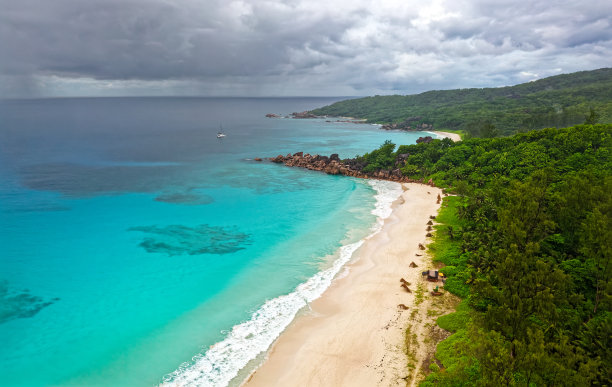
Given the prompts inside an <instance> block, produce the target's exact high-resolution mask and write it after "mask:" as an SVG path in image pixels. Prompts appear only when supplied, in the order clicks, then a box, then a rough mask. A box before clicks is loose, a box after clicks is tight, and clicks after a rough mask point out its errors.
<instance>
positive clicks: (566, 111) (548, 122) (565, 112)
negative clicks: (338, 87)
mask: <svg viewBox="0 0 612 387" xmlns="http://www.w3.org/2000/svg"><path fill="white" fill-rule="evenodd" d="M312 112H313V113H314V114H317V115H331V116H350V117H356V118H366V119H367V120H368V121H369V122H377V123H399V124H402V125H403V126H405V127H408V126H410V127H411V128H413V129H416V128H418V127H420V125H422V124H428V125H433V126H434V128H435V129H437V130H445V129H446V130H464V131H466V132H468V133H469V134H470V135H472V136H475V137H495V136H497V135H498V134H502V135H508V134H512V133H516V132H520V131H525V130H529V129H541V128H545V127H567V126H571V125H576V124H580V123H583V122H585V118H586V123H587V124H595V123H612V69H611V68H605V69H599V70H593V71H582V72H578V73H573V74H564V75H557V76H554V77H549V78H544V79H541V80H538V81H534V82H529V83H524V84H520V85H516V86H511V87H500V88H487V89H460V90H441V91H440V90H439V91H428V92H425V93H422V94H418V95H406V96H401V95H392V96H374V97H366V98H358V99H350V100H346V101H340V102H337V103H335V104H332V105H330V106H326V107H323V108H320V109H316V110H313V111H312Z"/></svg>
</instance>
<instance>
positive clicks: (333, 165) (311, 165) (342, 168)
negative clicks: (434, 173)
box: [269, 152, 434, 187]
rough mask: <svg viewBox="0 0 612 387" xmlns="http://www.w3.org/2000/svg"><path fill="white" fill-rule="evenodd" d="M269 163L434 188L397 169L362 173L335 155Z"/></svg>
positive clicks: (286, 158)
mask: <svg viewBox="0 0 612 387" xmlns="http://www.w3.org/2000/svg"><path fill="white" fill-rule="evenodd" d="M269 160H270V161H272V162H273V163H277V164H284V165H286V166H288V167H299V168H306V169H310V170H313V171H320V172H325V173H327V174H329V175H343V176H351V177H358V178H362V179H379V180H389V181H396V182H400V183H422V184H428V185H431V186H432V187H433V186H434V183H433V181H432V180H431V179H430V180H429V181H428V182H427V183H425V181H423V179H421V180H414V179H410V178H408V177H406V176H403V175H402V172H401V171H400V170H399V168H396V169H393V170H379V171H374V172H363V171H362V169H363V168H364V166H365V165H363V164H362V163H360V162H359V161H357V160H356V159H347V160H340V157H339V156H338V154H337V153H334V154H332V155H330V156H320V155H310V154H308V153H306V154H304V152H297V153H294V154H293V155H292V154H288V155H286V156H283V155H278V156H276V157H273V158H270V159H269Z"/></svg>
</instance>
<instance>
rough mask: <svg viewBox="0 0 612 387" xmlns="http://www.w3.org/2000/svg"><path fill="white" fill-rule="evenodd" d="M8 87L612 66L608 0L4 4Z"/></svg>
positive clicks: (326, 85) (473, 76) (474, 74)
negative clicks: (583, 0) (583, 1)
mask: <svg viewBox="0 0 612 387" xmlns="http://www.w3.org/2000/svg"><path fill="white" fill-rule="evenodd" d="M0 6H1V7H0V8H1V9H2V12H0V58H1V59H0V91H3V92H4V93H5V94H6V93H10V92H14V91H15V90H21V92H22V93H24V94H28V93H35V92H36V91H37V90H38V91H39V92H41V93H50V94H53V93H55V94H62V93H64V94H65V93H70V92H71V91H72V92H77V91H78V92H86V91H88V90H89V91H90V92H92V93H94V94H96V93H100V94H104V93H113V92H116V93H120V92H121V90H124V91H126V92H127V93H130V92H132V93H133V92H136V93H145V94H146V93H147V91H149V92H150V91H152V90H156V91H157V92H163V91H166V92H170V93H179V94H180V93H181V92H183V93H188V94H189V93H191V94H193V93H195V94H198V93H201V94H215V93H217V94H224V93H225V94H227V93H233V94H294V95H296V94H317V91H318V94H336V95H337V94H342V93H347V94H351V93H352V94H370V93H374V92H396V91H397V92H414V91H420V90H425V89H430V88H441V87H442V88H449V87H466V86H495V85H503V84H510V83H515V82H519V81H524V80H529V79H530V77H531V78H535V77H542V76H547V75H552V74H556V73H559V72H571V71H577V70H584V69H593V68H598V67H605V66H609V64H610V63H609V58H610V57H611V55H612V17H611V16H610V15H612V2H594V3H590V4H588V5H586V6H585V5H584V4H579V3H577V2H569V1H543V0H541V1H531V2H524V1H523V2H520V1H503V0H502V1H482V0H471V1H461V0H455V1H450V0H449V1H432V2H422V1H399V0H398V1H385V2H371V1H365V0H352V1H346V0H336V1H333V2H330V1H328V0H309V1H305V0H294V1H283V2H280V1H267V0H253V1H236V0H226V1H221V0H204V1H196V0H176V1H169V0H120V1H119V0H104V1H102V0H99V1H83V0H53V1H48V0H21V1H13V0H0Z"/></svg>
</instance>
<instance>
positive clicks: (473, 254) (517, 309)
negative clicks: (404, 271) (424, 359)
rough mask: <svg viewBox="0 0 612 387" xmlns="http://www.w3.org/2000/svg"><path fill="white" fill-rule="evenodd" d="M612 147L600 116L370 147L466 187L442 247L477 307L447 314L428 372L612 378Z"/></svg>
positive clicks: (439, 180) (455, 287)
mask: <svg viewBox="0 0 612 387" xmlns="http://www.w3.org/2000/svg"><path fill="white" fill-rule="evenodd" d="M611 151H612V125H610V124H607V125H602V124H597V125H578V126H575V127H570V128H563V129H555V128H549V129H543V130H538V131H530V132H526V133H519V134H516V135H514V136H512V137H503V138H472V139H468V140H465V141H462V142H458V143H453V142H451V141H449V140H448V139H445V140H434V141H432V142H430V143H420V144H416V145H404V146H400V147H399V148H398V149H397V150H396V151H395V152H394V145H393V144H391V143H389V142H387V143H385V144H383V146H381V148H379V149H378V150H376V151H374V152H372V153H370V154H367V155H364V156H363V157H362V158H360V160H361V162H362V163H364V164H365V168H368V167H370V168H371V169H372V170H376V169H390V168H397V166H398V163H399V164H400V165H401V171H402V173H403V174H404V175H406V176H409V177H411V178H413V179H421V178H422V179H430V178H431V179H433V180H434V182H435V183H436V184H437V185H438V186H441V187H446V188H447V189H448V190H449V191H450V192H452V193H454V194H455V195H456V196H450V197H448V198H446V199H445V204H444V209H443V211H442V214H441V217H442V218H448V219H451V220H449V221H448V222H447V223H446V224H444V225H442V226H439V228H438V232H437V234H439V235H441V236H442V237H444V238H446V239H445V242H444V243H445V246H446V247H444V248H443V249H442V250H440V251H443V253H442V254H441V255H440V256H437V258H438V259H440V260H441V261H442V262H444V263H445V264H446V265H448V266H447V268H445V273H446V274H447V275H448V276H449V279H448V281H447V284H446V288H447V290H449V291H451V292H454V293H456V294H458V295H459V296H461V297H464V303H465V304H466V307H465V308H463V309H462V310H461V311H460V312H458V313H459V316H460V318H459V317H457V316H455V317H453V316H452V315H451V316H449V317H445V318H446V320H445V319H441V320H442V324H441V325H444V324H445V323H446V324H448V325H449V326H451V327H452V328H449V329H452V330H453V331H455V332H456V333H455V334H454V335H453V336H451V338H449V339H448V340H447V341H446V342H443V343H442V344H441V345H440V346H439V349H438V354H437V356H438V357H439V359H440V360H441V362H442V364H443V366H444V367H443V368H442V370H440V371H435V372H433V373H432V374H430V375H429V376H428V378H427V379H426V381H425V382H424V384H426V385H429V384H437V385H451V386H455V385H524V386H529V385H532V386H545V385H563V386H578V385H580V386H583V385H602V386H603V385H611V384H612V367H610V365H611V364H612V296H611V295H612V281H611V279H612V158H611ZM445 321H446V322H445ZM449 321H450V322H449ZM452 321H454V322H452ZM457 321H460V323H457Z"/></svg>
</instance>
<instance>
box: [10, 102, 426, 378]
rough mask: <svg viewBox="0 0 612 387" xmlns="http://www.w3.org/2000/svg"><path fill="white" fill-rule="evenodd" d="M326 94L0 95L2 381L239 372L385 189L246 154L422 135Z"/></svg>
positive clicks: (383, 206) (371, 221) (386, 200)
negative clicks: (323, 114) (362, 115)
mask: <svg viewBox="0 0 612 387" xmlns="http://www.w3.org/2000/svg"><path fill="white" fill-rule="evenodd" d="M335 100H337V99H330V98H289V99H287V98H285V99H240V98H221V99H213V98H104V99H86V98H80V99H48V100H18V101H6V100H5V101H0V343H2V344H1V345H0V384H2V385H57V384H62V385H83V384H87V385H115V386H117V385H130V386H136V385H156V384H160V383H164V382H165V383H176V382H179V383H185V384H199V385H227V384H228V383H232V384H235V383H236V382H238V381H239V379H240V377H241V376H243V375H244V373H245V372H246V371H244V370H243V371H242V372H241V373H239V371H240V370H241V369H243V368H244V367H245V365H246V364H247V363H249V361H250V360H252V359H253V358H255V357H256V356H258V355H259V356H260V357H261V353H262V351H265V350H266V348H267V347H268V345H269V343H271V342H272V341H273V340H274V338H275V337H277V336H278V334H279V333H280V332H281V331H282V330H283V329H284V327H285V326H286V324H288V323H289V322H290V321H291V319H292V318H293V317H294V316H295V314H296V313H297V312H298V311H299V310H300V309H302V308H304V307H305V306H306V304H307V302H309V301H310V300H312V299H314V298H316V297H317V296H318V295H319V294H320V293H321V292H322V291H323V290H324V289H325V288H326V287H327V286H328V285H329V281H331V279H332V278H333V276H334V275H335V274H336V273H337V272H339V271H340V270H341V265H342V264H343V263H345V262H346V261H348V259H350V256H351V253H352V252H353V251H354V250H355V249H356V248H358V247H359V245H360V243H361V241H362V239H363V238H364V237H366V236H367V235H369V234H371V233H372V230H373V227H375V225H376V224H377V216H378V217H381V216H383V215H384V213H385V211H387V210H388V207H389V204H390V202H391V201H392V200H393V199H394V198H395V197H397V195H398V192H399V191H398V185H396V184H393V183H373V184H372V183H368V182H366V181H363V180H357V179H351V178H343V177H337V176H328V175H325V174H321V173H316V172H310V171H305V170H300V169H292V168H286V167H283V166H279V165H275V164H272V163H268V162H263V163H258V162H254V161H252V159H253V158H255V157H271V156H276V155H278V154H287V153H294V152H298V151H304V152H308V153H320V154H327V155H329V154H330V153H340V157H353V156H355V155H356V154H362V153H364V152H367V151H369V150H372V149H373V148H375V147H378V146H379V145H380V144H382V143H383V142H384V141H385V140H387V139H390V140H392V141H394V142H395V143H396V144H409V143H414V142H415V140H416V138H418V137H419V135H420V134H418V133H402V132H385V131H381V130H379V129H378V128H377V127H376V126H372V125H358V124H348V123H336V122H325V120H323V119H314V120H295V119H269V118H265V117H264V115H265V114H266V113H278V114H283V115H284V114H288V113H291V112H293V111H302V110H306V109H311V108H314V107H319V106H323V105H327V104H329V103H331V102H333V101H335ZM220 125H222V126H223V129H224V131H225V132H226V134H227V137H225V138H223V139H217V138H216V133H217V131H218V130H219V127H220ZM255 363H256V361H255V362H253V361H251V362H250V363H249V367H252V366H253V365H254V364H255ZM237 374H238V377H236V375H237Z"/></svg>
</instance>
